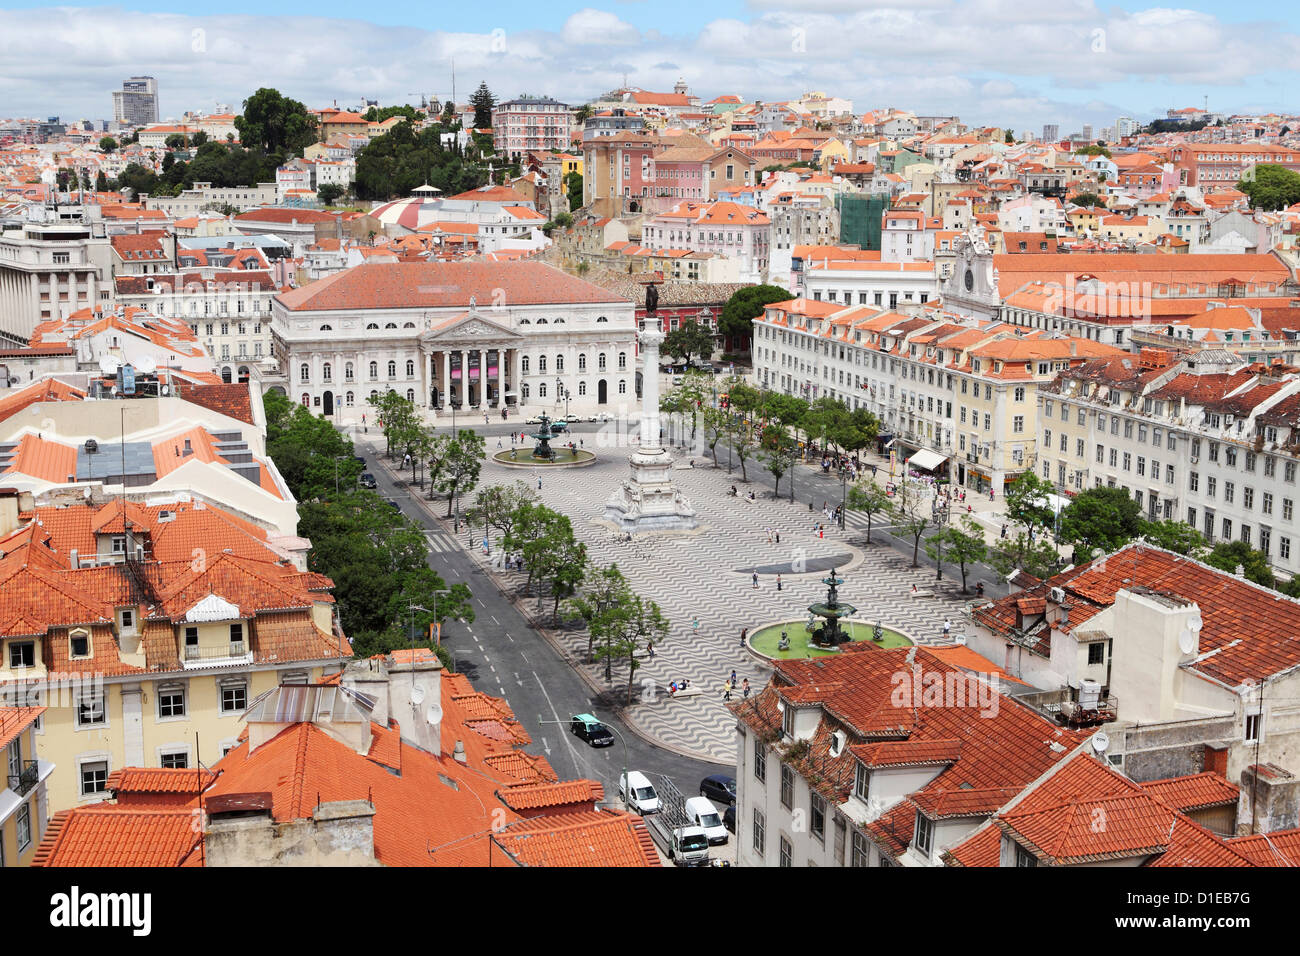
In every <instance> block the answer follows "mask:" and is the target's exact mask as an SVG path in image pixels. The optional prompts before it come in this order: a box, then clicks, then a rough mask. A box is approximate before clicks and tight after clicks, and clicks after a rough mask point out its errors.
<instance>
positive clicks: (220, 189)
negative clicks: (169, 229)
mask: <svg viewBox="0 0 1300 956" xmlns="http://www.w3.org/2000/svg"><path fill="white" fill-rule="evenodd" d="M275 201H276V184H275V183H258V184H257V185H256V186H213V185H212V183H201V182H197V183H195V184H194V188H193V189H185V190H182V191H181V192H180V193H179V194H178V195H176V196H149V197H148V198H147V199H145V200H144V204H145V207H146V208H147V209H157V210H160V211H162V212H163V213H165V214H166V215H167V216H168V217H170V218H172V219H183V218H185V217H187V216H197V215H198V214H199V213H201V212H203V211H204V210H208V209H222V208H224V207H226V206H233V207H234V208H235V209H237V210H239V211H240V212H247V211H249V210H250V209H260V208H262V207H263V206H272V205H274V204H275Z"/></svg>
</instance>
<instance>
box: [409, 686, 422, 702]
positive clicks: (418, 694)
mask: <svg viewBox="0 0 1300 956" xmlns="http://www.w3.org/2000/svg"><path fill="white" fill-rule="evenodd" d="M423 703H424V688H423V687H412V688H411V706H412V707H419V706H420V705H421V704H423Z"/></svg>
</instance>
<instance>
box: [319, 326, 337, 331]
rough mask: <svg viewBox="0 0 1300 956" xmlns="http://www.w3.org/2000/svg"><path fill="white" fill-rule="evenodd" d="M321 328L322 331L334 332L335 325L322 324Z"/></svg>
mask: <svg viewBox="0 0 1300 956" xmlns="http://www.w3.org/2000/svg"><path fill="white" fill-rule="evenodd" d="M320 330H321V331H322V332H333V331H334V326H332V325H322V326H321V327H320Z"/></svg>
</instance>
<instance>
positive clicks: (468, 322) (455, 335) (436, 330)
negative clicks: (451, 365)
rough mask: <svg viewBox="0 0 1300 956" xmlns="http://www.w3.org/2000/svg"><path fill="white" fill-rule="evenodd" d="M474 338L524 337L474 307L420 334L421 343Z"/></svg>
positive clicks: (470, 339)
mask: <svg viewBox="0 0 1300 956" xmlns="http://www.w3.org/2000/svg"><path fill="white" fill-rule="evenodd" d="M474 339H523V336H522V335H520V334H519V333H518V332H515V331H514V330H512V329H510V328H509V327H508V326H506V325H503V324H501V323H499V322H497V321H495V320H493V319H490V318H488V317H487V316H485V315H484V314H483V313H482V312H478V311H476V310H474V309H471V310H470V311H468V312H466V313H464V314H463V315H459V316H456V317H455V318H452V319H448V320H446V321H445V322H443V323H441V324H439V325H435V326H434V327H433V328H431V329H430V330H429V331H427V332H425V333H424V334H423V335H421V336H420V342H421V343H427V342H460V341H472V340H474Z"/></svg>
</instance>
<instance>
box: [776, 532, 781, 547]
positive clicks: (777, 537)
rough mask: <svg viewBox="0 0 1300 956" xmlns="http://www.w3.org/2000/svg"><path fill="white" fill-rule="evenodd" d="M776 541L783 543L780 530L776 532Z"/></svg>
mask: <svg viewBox="0 0 1300 956" xmlns="http://www.w3.org/2000/svg"><path fill="white" fill-rule="evenodd" d="M776 543H777V544H780V543H781V532H780V531H778V532H777V533H776Z"/></svg>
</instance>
